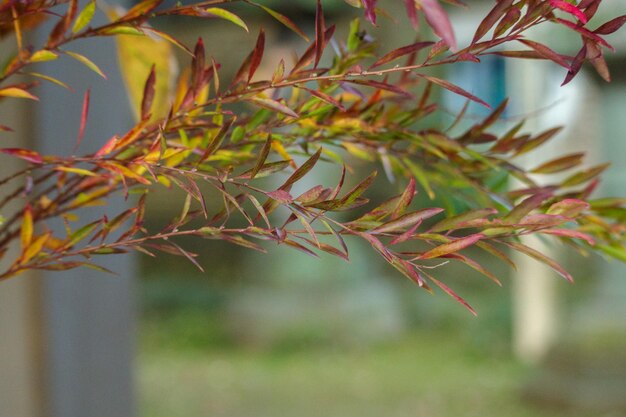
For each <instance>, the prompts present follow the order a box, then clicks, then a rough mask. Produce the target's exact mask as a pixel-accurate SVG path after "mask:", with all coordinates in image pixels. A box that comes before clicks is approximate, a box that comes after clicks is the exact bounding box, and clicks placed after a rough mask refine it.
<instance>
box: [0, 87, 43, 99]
mask: <svg viewBox="0 0 626 417" xmlns="http://www.w3.org/2000/svg"><path fill="white" fill-rule="evenodd" d="M0 96H2V97H13V98H28V99H31V100H35V101H39V98H38V97H37V96H35V95H33V94H31V93H29V92H28V91H26V90H24V89H23V88H19V87H5V88H2V89H0Z"/></svg>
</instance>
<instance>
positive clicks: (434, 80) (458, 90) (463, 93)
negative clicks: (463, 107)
mask: <svg viewBox="0 0 626 417" xmlns="http://www.w3.org/2000/svg"><path fill="white" fill-rule="evenodd" d="M415 75H417V76H418V77H422V78H424V79H425V80H428V81H430V82H431V83H433V84H437V85H438V86H440V87H443V88H445V89H446V90H450V91H452V92H453V93H455V94H459V95H461V96H463V97H465V98H468V99H470V100H472V101H475V102H477V103H480V104H482V105H483V106H485V107H488V108H491V106H490V105H489V104H487V103H486V102H484V101H483V100H481V99H479V98H478V97H476V96H475V95H473V94H471V93H469V92H468V91H465V90H464V89H462V88H461V87H459V86H458V85H455V84H452V83H451V82H450V81H447V80H443V79H441V78H437V77H431V76H429V75H424V74H419V73H416V74H415Z"/></svg>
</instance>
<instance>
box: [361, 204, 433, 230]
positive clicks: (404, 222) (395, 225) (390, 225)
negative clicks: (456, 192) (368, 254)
mask: <svg viewBox="0 0 626 417" xmlns="http://www.w3.org/2000/svg"><path fill="white" fill-rule="evenodd" d="M442 211H443V209H442V208H438V207H433V208H427V209H423V210H419V211H415V212H413V213H407V214H405V215H403V216H400V217H399V218H397V219H395V220H392V221H390V222H387V223H385V224H383V225H381V226H378V227H377V228H375V229H374V230H372V231H371V232H370V233H372V234H379V233H389V232H394V231H397V230H403V229H405V228H407V227H410V226H413V225H414V224H416V223H418V222H421V221H422V220H425V219H429V218H431V217H433V216H435V215H437V214H439V213H441V212H442Z"/></svg>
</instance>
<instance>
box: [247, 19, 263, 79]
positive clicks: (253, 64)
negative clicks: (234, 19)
mask: <svg viewBox="0 0 626 417" xmlns="http://www.w3.org/2000/svg"><path fill="white" fill-rule="evenodd" d="M264 49H265V31H264V30H263V28H261V29H260V30H259V36H258V37H257V40H256V46H255V47H254V50H253V51H252V55H251V57H250V68H249V70H248V82H250V80H251V79H252V77H253V76H254V73H255V72H256V70H257V68H259V65H260V64H261V59H262V58H263V51H264Z"/></svg>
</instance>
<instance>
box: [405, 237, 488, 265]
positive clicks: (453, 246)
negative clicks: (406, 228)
mask: <svg viewBox="0 0 626 417" xmlns="http://www.w3.org/2000/svg"><path fill="white" fill-rule="evenodd" d="M484 237H485V235H483V234H482V233H476V234H473V235H469V236H465V237H462V238H459V239H456V240H453V241H452V242H449V243H444V244H443V245H439V246H437V247H436V248H433V249H431V250H429V251H428V252H425V253H423V254H421V255H420V256H418V257H417V258H416V259H432V258H439V257H441V256H443V255H447V254H449V253H454V252H458V251H460V250H462V249H465V248H467V247H469V246H472V245H474V244H475V243H476V242H478V241H479V240H481V239H482V238H484Z"/></svg>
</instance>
